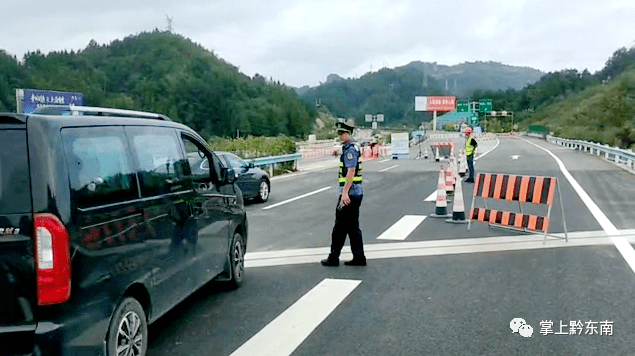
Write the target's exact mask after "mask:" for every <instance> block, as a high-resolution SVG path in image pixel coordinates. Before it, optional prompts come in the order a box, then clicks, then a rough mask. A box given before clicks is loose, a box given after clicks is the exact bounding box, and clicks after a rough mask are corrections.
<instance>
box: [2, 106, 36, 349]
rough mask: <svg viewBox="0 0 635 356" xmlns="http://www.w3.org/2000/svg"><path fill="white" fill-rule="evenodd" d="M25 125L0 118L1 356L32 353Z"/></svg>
mask: <svg viewBox="0 0 635 356" xmlns="http://www.w3.org/2000/svg"><path fill="white" fill-rule="evenodd" d="M29 180H30V179H29V161H28V153H27V135H26V125H25V124H24V123H23V122H20V121H19V120H17V119H15V118H13V117H4V116H2V115H0V355H15V354H19V355H22V354H29V353H31V352H32V351H33V343H34V341H33V335H34V331H35V326H36V321H35V313H34V308H35V305H36V303H37V302H36V275H35V260H34V254H33V242H32V231H33V214H32V208H31V188H30V182H29Z"/></svg>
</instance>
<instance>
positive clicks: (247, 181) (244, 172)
mask: <svg viewBox="0 0 635 356" xmlns="http://www.w3.org/2000/svg"><path fill="white" fill-rule="evenodd" d="M216 153H217V154H218V157H220V159H221V162H222V163H223V164H224V165H225V167H228V168H232V169H233V170H234V171H235V172H236V174H238V180H237V181H236V184H238V187H239V188H240V190H241V191H242V193H243V196H244V197H245V199H255V200H256V201H259V202H262V203H264V202H266V201H267V200H269V195H270V194H271V182H270V181H269V175H268V174H267V172H265V171H264V170H262V169H260V168H258V167H256V166H254V165H253V163H247V162H245V161H244V160H243V159H242V158H240V157H238V156H236V155H235V154H233V153H230V152H223V151H217V152H216ZM201 168H203V169H205V168H207V169H209V166H208V165H207V161H205V162H203V163H202V166H201Z"/></svg>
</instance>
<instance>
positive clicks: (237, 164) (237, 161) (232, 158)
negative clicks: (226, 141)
mask: <svg viewBox="0 0 635 356" xmlns="http://www.w3.org/2000/svg"><path fill="white" fill-rule="evenodd" d="M221 156H222V157H223V160H224V161H225V162H227V165H228V166H229V168H234V169H236V168H247V167H248V166H249V165H248V164H247V162H245V161H243V160H242V159H241V158H240V157H238V156H236V155H234V154H231V153H225V154H223V155H221Z"/></svg>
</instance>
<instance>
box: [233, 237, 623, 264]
mask: <svg viewBox="0 0 635 356" xmlns="http://www.w3.org/2000/svg"><path fill="white" fill-rule="evenodd" d="M620 234H621V236H622V237H624V238H626V239H627V241H628V242H629V243H631V244H632V243H635V230H620ZM551 235H554V236H558V237H559V238H556V239H547V244H546V245H543V243H542V239H543V236H542V234H530V235H525V234H522V235H512V236H497V237H476V238H465V239H449V240H432V241H412V242H404V241H399V242H384V243H376V244H367V245H364V254H365V255H366V259H367V260H375V259H384V258H403V257H418V256H442V255H452V254H466V253H483V252H493V251H521V250H533V249H550V248H571V247H579V246H605V245H612V244H613V241H612V240H611V236H608V235H607V234H606V233H605V232H604V231H580V232H569V242H566V241H565V240H564V234H563V233H556V234H550V236H551ZM330 251H331V249H330V248H329V247H314V248H303V249H294V250H279V251H262V252H248V253H247V254H246V255H245V267H247V268H255V267H270V266H288V265H297V264H310V263H320V260H321V259H323V258H324V256H326V255H328V253H329V252H330ZM352 257H353V254H352V253H351V252H350V249H345V250H343V251H342V254H341V255H340V259H350V258H352Z"/></svg>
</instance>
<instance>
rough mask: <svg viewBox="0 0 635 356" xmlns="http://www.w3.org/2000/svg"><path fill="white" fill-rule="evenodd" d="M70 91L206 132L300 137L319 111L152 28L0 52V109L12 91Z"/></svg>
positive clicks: (11, 106)
mask: <svg viewBox="0 0 635 356" xmlns="http://www.w3.org/2000/svg"><path fill="white" fill-rule="evenodd" d="M16 88H32V89H44V90H59V91H73V92H81V93H83V94H84V102H85V104H86V105H91V106H104V107H115V108H123V109H135V110H144V111H152V112H159V113H163V114H166V115H168V116H169V117H170V118H172V119H173V120H175V121H179V122H183V123H185V124H187V125H189V126H191V127H192V128H194V129H195V130H197V131H199V132H201V133H202V134H203V135H205V136H221V137H223V136H224V137H232V136H236V134H237V133H238V132H239V133H240V135H241V136H245V135H256V136H261V135H262V136H276V135H279V134H283V135H290V136H297V137H304V136H306V135H307V134H309V133H310V132H311V131H312V129H313V124H314V122H315V117H317V112H316V110H315V106H314V105H307V104H305V103H304V102H303V101H302V100H301V99H300V98H299V97H298V96H297V94H296V93H295V91H294V90H293V89H292V88H290V87H287V86H284V85H281V84H280V83H275V82H272V81H268V80H266V79H265V78H264V77H263V76H261V75H258V74H256V75H255V76H254V78H250V77H248V76H246V75H244V74H242V73H240V72H239V71H238V68H237V67H235V66H233V65H231V64H229V63H227V62H226V61H224V60H223V59H221V58H219V57H217V56H216V55H215V54H214V53H212V52H209V51H207V50H206V49H204V48H203V47H201V46H200V45H197V44H195V43H193V42H192V41H190V40H189V39H186V38H184V37H182V36H180V35H176V34H173V33H170V32H162V31H158V30H155V31H154V32H151V33H148V32H144V33H141V34H139V35H135V36H129V37H126V38H125V39H123V40H116V41H113V42H111V43H110V44H108V45H99V44H97V43H96V42H94V41H91V43H90V44H89V45H88V46H87V47H86V48H85V49H84V50H81V51H79V52H77V53H74V52H72V51H71V52H70V53H68V52H66V51H64V52H52V53H49V54H47V55H44V54H42V53H40V52H39V51H36V52H31V53H27V54H26V55H25V56H24V60H23V63H22V64H20V63H19V62H18V61H17V59H16V58H15V57H12V56H10V55H8V54H7V53H6V52H4V51H2V52H0V110H2V111H15V107H16V102H15V89H16Z"/></svg>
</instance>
